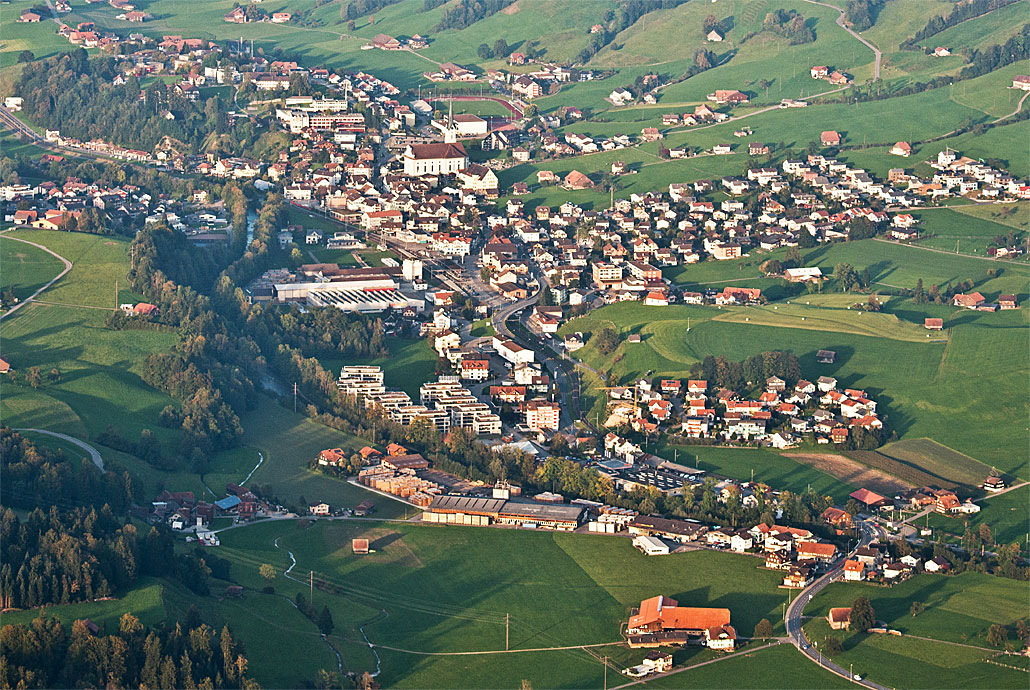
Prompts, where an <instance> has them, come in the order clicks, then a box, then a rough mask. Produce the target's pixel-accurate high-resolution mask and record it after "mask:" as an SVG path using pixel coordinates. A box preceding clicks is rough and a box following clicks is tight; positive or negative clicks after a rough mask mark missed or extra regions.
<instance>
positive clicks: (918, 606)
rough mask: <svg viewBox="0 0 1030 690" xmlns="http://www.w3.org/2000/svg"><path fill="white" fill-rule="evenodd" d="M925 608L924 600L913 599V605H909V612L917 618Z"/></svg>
mask: <svg viewBox="0 0 1030 690" xmlns="http://www.w3.org/2000/svg"><path fill="white" fill-rule="evenodd" d="M925 610H926V606H924V605H923V602H921V601H913V602H912V605H911V606H909V607H908V612H909V613H911V614H912V617H913V618H915V617H916V616H918V615H919V614H920V613H922V612H923V611H925Z"/></svg>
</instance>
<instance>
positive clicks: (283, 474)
mask: <svg viewBox="0 0 1030 690" xmlns="http://www.w3.org/2000/svg"><path fill="white" fill-rule="evenodd" d="M240 421H241V422H242V423H243V429H244V432H243V443H244V445H246V446H249V447H251V448H253V449H255V450H257V451H260V452H261V453H262V454H263V455H264V462H263V463H262V464H261V467H259V468H258V469H257V470H256V471H255V472H254V475H253V477H252V478H251V480H250V483H251V484H261V485H263V486H271V487H272V490H273V492H274V493H275V494H276V495H277V496H278V497H279V499H280V500H282V501H285V502H290V503H296V504H299V503H300V502H301V501H300V498H301V497H302V496H303V497H304V498H305V499H306V501H307V502H308V503H315V502H317V501H326V502H328V503H329V504H330V505H332V506H333V507H334V508H337V507H340V508H353V507H354V506H356V505H357V504H359V503H361V502H362V501H364V500H366V499H368V498H372V499H373V500H374V501H375V504H376V514H377V515H378V516H380V517H384V518H392V517H397V516H399V515H402V514H403V513H404V509H405V506H404V505H403V504H401V503H398V502H396V501H392V500H390V499H388V498H384V497H380V496H375V495H373V494H371V493H369V492H367V491H365V490H364V489H360V488H358V487H355V486H353V485H351V484H348V483H347V482H346V481H344V480H343V479H336V478H334V477H330V476H327V475H324V474H322V473H320V472H315V471H314V470H310V469H308V463H309V462H310V461H311V459H312V458H314V457H315V456H317V455H318V453H319V451H321V450H324V449H326V448H344V449H346V450H349V451H357V450H358V449H360V448H361V447H362V446H364V445H366V442H365V441H363V440H361V439H359V438H357V437H356V436H352V435H350V434H345V433H343V432H341V431H336V430H335V429H332V428H330V427H327V426H324V425H322V424H317V423H315V422H312V421H311V420H309V419H307V418H306V417H304V416H303V415H300V414H296V413H294V412H292V411H291V410H287V409H285V408H283V407H280V406H279V405H277V404H276V403H274V402H273V401H271V400H270V399H267V398H262V399H261V402H260V403H259V405H258V407H257V409H256V410H254V411H253V412H249V413H247V414H245V415H244V416H243V418H242V419H241V420H240ZM408 510H409V511H410V508H409V509H408Z"/></svg>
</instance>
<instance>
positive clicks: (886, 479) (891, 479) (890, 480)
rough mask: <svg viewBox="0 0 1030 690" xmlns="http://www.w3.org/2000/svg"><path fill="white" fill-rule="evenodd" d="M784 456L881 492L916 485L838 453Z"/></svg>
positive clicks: (809, 453) (845, 480)
mask: <svg viewBox="0 0 1030 690" xmlns="http://www.w3.org/2000/svg"><path fill="white" fill-rule="evenodd" d="M782 455H783V457H785V458H790V459H791V460H794V461H795V462H798V463H801V464H804V465H808V466H809V467H812V468H815V469H817V470H819V471H821V472H825V473H826V474H828V475H830V476H831V477H835V478H836V479H839V480H840V481H842V482H844V483H846V484H851V485H853V486H858V487H867V488H870V489H872V490H873V491H876V492H879V493H884V492H887V493H890V494H892V495H893V494H894V493H895V492H897V491H899V490H903V489H910V488H912V487H913V486H914V485H913V484H912V483H910V482H907V481H905V480H904V479H902V478H901V477H896V476H894V475H892V474H890V473H889V472H887V471H885V470H882V469H880V468H877V467H872V466H870V465H867V464H865V463H863V462H861V461H859V460H857V459H855V458H852V457H849V456H847V455H843V454H838V453H821V452H800V453H782Z"/></svg>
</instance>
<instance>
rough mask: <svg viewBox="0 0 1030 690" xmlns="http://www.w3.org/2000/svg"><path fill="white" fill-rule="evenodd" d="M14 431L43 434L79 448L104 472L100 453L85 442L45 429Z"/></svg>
mask: <svg viewBox="0 0 1030 690" xmlns="http://www.w3.org/2000/svg"><path fill="white" fill-rule="evenodd" d="M14 431H28V432H30V433H34V434H44V435H46V436H53V437H54V438H59V439H61V440H62V441H67V442H68V443H71V444H74V445H76V446H78V447H79V448H81V449H83V450H84V451H86V452H87V453H89V457H90V460H92V461H93V464H94V465H96V466H97V468H98V469H99V470H100V471H101V472H103V471H104V459H103V458H101V457H100V451H98V450H97V449H96V448H94V447H93V446H91V445H89V444H88V443H86V442H85V441H81V440H79V439H77V438H75V437H74V436H69V435H68V434H61V433H58V432H56V431H47V430H46V429H14Z"/></svg>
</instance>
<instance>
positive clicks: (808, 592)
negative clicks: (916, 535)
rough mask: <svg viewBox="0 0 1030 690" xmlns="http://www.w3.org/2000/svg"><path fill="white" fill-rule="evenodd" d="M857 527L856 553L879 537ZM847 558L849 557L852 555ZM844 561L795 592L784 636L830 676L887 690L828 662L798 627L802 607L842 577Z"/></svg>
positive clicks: (863, 525)
mask: <svg viewBox="0 0 1030 690" xmlns="http://www.w3.org/2000/svg"><path fill="white" fill-rule="evenodd" d="M858 527H859V532H860V533H861V538H860V539H859V540H858V544H856V545H855V550H857V549H858V548H859V547H862V546H867V545H868V544H869V543H871V542H872V541H873V540H874V539H876V538H878V537H879V535H880V532H881V530H880V528H879V527H877V526H875V525H873V524H871V523H868V522H866V521H862V522H859V523H858ZM852 553H854V550H852ZM848 555H849V556H850V555H851V554H848ZM846 560H847V557H846V556H842V557H841V558H840V559H838V560H837V562H836V563H835V564H834V566H833V568H832V569H831V570H830V572H828V573H826V574H825V575H823V576H822V577H820V578H819V579H818V580H816V581H815V582H813V583H812V584H810V585H809V586H808V587H806V588H805V589H803V590H801V592H799V593H798V596H797V598H796V599H794V601H792V602H791V603H790V606H788V607H787V611H786V615H785V616H784V623H785V625H786V627H787V635H788V636H789V637H790V639H791V641H792V642H793V643H794V646H795V647H797V648H798V650H799V651H800V652H801V653H802V654H804V655H805V656H806V657H808V658H809V659H810V660H812V661H813V662H815V663H817V664H819V665H820V666H822V667H823V668H825V669H827V670H829V671H831V672H833V673H836V674H837V675H838V676H841V677H842V678H845V679H850V680H851V682H853V683H855V684H857V685H864V686H865V687H867V688H872V689H873V690H887V688H885V687H884V686H882V685H878V684H877V683H873V682H872V681H868V680H861V681H859V680H856V679H854V678H852V677H851V672H850V670H849V669H846V668H843V667H841V666H838V665H837V664H835V663H834V662H832V661H830V660H829V659H827V658H826V657H824V656H823V655H822V654H820V653H819V651H818V650H817V649H816V648H815V647H813V646H812V645H811V644H810V643H809V642H808V640H807V639H806V638H805V633H804V630H802V628H801V623H802V617H803V614H804V611H805V606H807V605H808V603H809V602H810V601H811V600H812V599H813V598H814V597H815V595H816V594H818V593H819V592H821V591H822V590H823V589H824V588H825V587H826V585H828V584H830V583H831V582H833V581H834V580H835V579H836V578H838V577H840V576H841V574H842V573H843V572H844V562H845V561H846Z"/></svg>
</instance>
